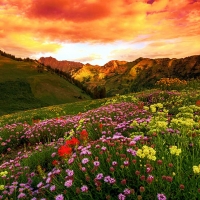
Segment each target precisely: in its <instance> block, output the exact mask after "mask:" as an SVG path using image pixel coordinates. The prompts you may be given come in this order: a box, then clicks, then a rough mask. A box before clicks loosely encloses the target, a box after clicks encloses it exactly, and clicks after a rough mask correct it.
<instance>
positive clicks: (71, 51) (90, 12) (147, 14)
mask: <svg viewBox="0 0 200 200" xmlns="http://www.w3.org/2000/svg"><path fill="white" fill-rule="evenodd" d="M0 50H2V51H5V52H6V53H10V54H13V55H15V56H16V57H21V58H26V57H29V58H33V59H39V58H40V57H48V56H52V57H54V58H56V59H57V60H69V61H77V62H82V63H84V64H85V63H90V64H93V65H104V64H105V63H107V62H108V61H110V60H125V61H133V60H135V59H137V58H139V57H143V58H166V57H168V58H184V57H187V56H191V55H199V54H200V0H0Z"/></svg>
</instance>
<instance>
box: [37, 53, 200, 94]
mask: <svg viewBox="0 0 200 200" xmlns="http://www.w3.org/2000/svg"><path fill="white" fill-rule="evenodd" d="M38 62H39V63H40V64H42V65H43V66H46V67H48V68H49V69H50V68H51V69H53V70H55V71H57V72H58V73H59V74H60V75H62V76H65V77H68V80H70V81H72V82H75V83H79V86H82V88H87V90H88V91H90V92H91V94H94V93H95V91H96V90H98V91H101V90H102V88H103V89H104V90H105V91H106V94H104V95H105V96H113V95H115V94H125V93H128V92H135V91H139V90H141V89H143V88H151V87H152V86H154V85H155V82H156V81H158V80H160V79H161V78H175V77H176V78H179V79H184V80H188V79H192V78H198V77H200V55H194V56H189V57H185V58H181V59H176V58H173V59H170V58H159V59H150V58H142V57H141V58H138V59H136V60H134V61H132V62H127V61H118V60H111V61H109V62H108V63H106V64H105V65H103V66H98V65H90V64H82V63H80V62H73V61H58V60H56V59H55V58H52V57H41V58H40V59H39V60H38ZM105 91H104V93H105ZM97 97H99V96H97Z"/></svg>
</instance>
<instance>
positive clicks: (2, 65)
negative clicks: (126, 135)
mask: <svg viewBox="0 0 200 200" xmlns="http://www.w3.org/2000/svg"><path fill="white" fill-rule="evenodd" d="M8 55H9V56H10V54H8ZM5 56H6V57H5ZM87 99H91V97H90V96H89V95H87V94H85V92H84V91H83V90H81V89H80V88H78V87H77V86H75V85H73V84H72V83H69V82H68V81H67V80H65V79H63V78H61V77H59V76H58V75H57V74H56V73H52V72H50V71H48V70H47V68H46V67H43V66H41V64H39V63H38V62H37V61H34V60H31V59H28V58H27V59H26V60H22V59H19V58H17V59H16V58H15V57H12V56H10V57H8V56H7V54H5V55H0V115H3V114H7V113H12V112H16V111H21V110H28V109H33V108H39V107H44V106H49V105H55V104H62V103H68V102H75V101H82V100H87Z"/></svg>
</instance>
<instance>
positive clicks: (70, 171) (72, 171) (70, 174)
mask: <svg viewBox="0 0 200 200" xmlns="http://www.w3.org/2000/svg"><path fill="white" fill-rule="evenodd" d="M66 173H67V175H68V176H73V175H74V170H70V169H67V170H66Z"/></svg>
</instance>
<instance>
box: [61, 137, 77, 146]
mask: <svg viewBox="0 0 200 200" xmlns="http://www.w3.org/2000/svg"><path fill="white" fill-rule="evenodd" d="M65 144H66V146H76V145H79V144H80V142H79V140H78V139H77V138H75V137H73V138H72V139H71V140H67V141H66V143H65Z"/></svg>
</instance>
